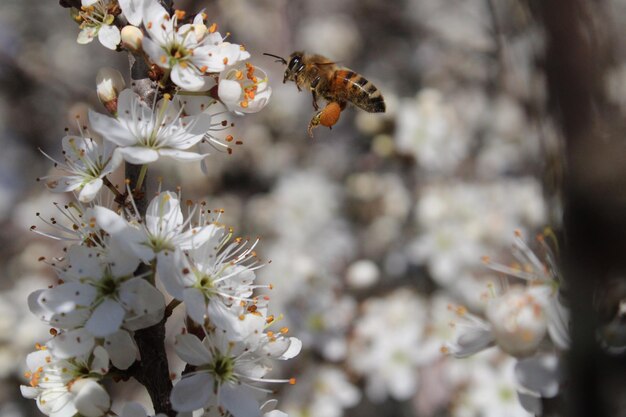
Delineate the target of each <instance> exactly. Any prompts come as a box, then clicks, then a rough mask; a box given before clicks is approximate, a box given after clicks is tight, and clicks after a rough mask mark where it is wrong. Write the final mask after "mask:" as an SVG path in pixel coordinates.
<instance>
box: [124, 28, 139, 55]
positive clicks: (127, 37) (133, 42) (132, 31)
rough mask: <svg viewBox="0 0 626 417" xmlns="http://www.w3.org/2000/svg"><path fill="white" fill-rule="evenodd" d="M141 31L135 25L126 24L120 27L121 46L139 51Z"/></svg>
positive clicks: (132, 50)
mask: <svg viewBox="0 0 626 417" xmlns="http://www.w3.org/2000/svg"><path fill="white" fill-rule="evenodd" d="M142 41H143V32H142V31H141V29H139V28H138V27H136V26H132V25H128V26H124V27H123V28H122V46H124V48H126V49H128V50H129V51H131V52H139V51H141V42H142Z"/></svg>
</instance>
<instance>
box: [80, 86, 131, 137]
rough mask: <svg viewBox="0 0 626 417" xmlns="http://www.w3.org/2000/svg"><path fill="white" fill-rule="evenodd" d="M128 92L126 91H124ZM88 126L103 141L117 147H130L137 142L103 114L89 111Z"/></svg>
mask: <svg viewBox="0 0 626 417" xmlns="http://www.w3.org/2000/svg"><path fill="white" fill-rule="evenodd" d="M124 91H128V90H124ZM124 91H122V93H120V97H119V98H118V113H119V114H121V111H120V107H119V105H120V104H121V100H120V98H121V97H122V94H123V93H124ZM89 124H90V125H91V128H92V129H93V130H94V131H95V132H97V133H99V134H100V136H102V137H103V138H104V139H106V140H109V141H111V142H113V143H115V144H116V145H119V146H130V145H134V144H135V143H137V140H136V139H135V138H134V137H133V136H132V135H131V133H130V132H129V131H128V129H126V127H124V126H123V125H122V124H121V123H120V122H119V121H118V120H117V119H114V118H113V117H109V116H105V115H104V114H100V113H96V112H95V111H93V110H89Z"/></svg>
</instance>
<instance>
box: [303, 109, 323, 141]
mask: <svg viewBox="0 0 626 417" xmlns="http://www.w3.org/2000/svg"><path fill="white" fill-rule="evenodd" d="M323 111H324V110H320V111H318V112H317V113H315V114H314V115H313V118H311V121H310V122H309V127H308V129H307V130H306V131H307V132H308V133H309V136H310V137H311V139H312V138H313V129H315V128H316V127H318V126H319V125H320V119H321V117H322V112H323Z"/></svg>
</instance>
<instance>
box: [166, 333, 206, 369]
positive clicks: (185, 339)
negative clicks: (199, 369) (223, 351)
mask: <svg viewBox="0 0 626 417" xmlns="http://www.w3.org/2000/svg"><path fill="white" fill-rule="evenodd" d="M174 350H175V351H176V354H177V355H178V356H179V357H180V358H181V359H182V360H183V361H185V362H186V363H188V364H190V365H194V366H201V365H206V364H207V363H211V361H212V360H213V357H212V355H211V354H210V353H209V351H208V350H207V348H206V347H205V346H204V345H203V344H202V342H201V341H200V339H198V337H197V336H195V335H193V334H189V333H185V334H179V335H177V336H176V343H175V344H174Z"/></svg>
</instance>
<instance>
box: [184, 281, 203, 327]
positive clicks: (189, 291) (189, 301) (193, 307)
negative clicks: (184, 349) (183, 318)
mask: <svg viewBox="0 0 626 417" xmlns="http://www.w3.org/2000/svg"><path fill="white" fill-rule="evenodd" d="M183 301H184V303H185V308H186V309H187V315H188V316H189V317H190V318H191V319H192V320H193V321H195V322H196V323H198V324H200V325H202V324H203V323H204V316H205V315H206V301H205V299H204V295H203V294H202V292H200V290H198V289H197V288H186V289H185V290H184V291H183Z"/></svg>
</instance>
